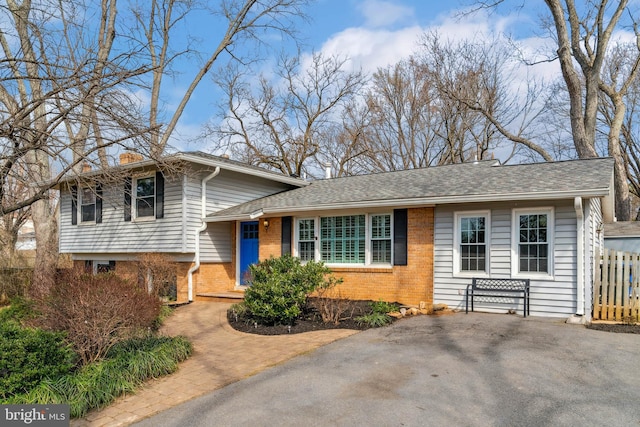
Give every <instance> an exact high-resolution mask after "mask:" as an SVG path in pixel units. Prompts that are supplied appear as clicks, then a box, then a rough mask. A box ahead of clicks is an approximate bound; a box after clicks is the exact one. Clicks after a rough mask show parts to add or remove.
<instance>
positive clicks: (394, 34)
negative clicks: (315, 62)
mask: <svg viewBox="0 0 640 427" xmlns="http://www.w3.org/2000/svg"><path fill="white" fill-rule="evenodd" d="M423 31H424V30H423V29H422V28H421V27H418V26H413V27H407V28H403V29H401V30H398V31H389V30H369V29H365V28H349V29H346V30H344V31H341V32H339V33H337V34H335V35H334V36H333V37H331V38H330V39H329V40H327V41H326V42H325V43H324V44H323V46H322V48H321V51H322V53H323V54H325V55H338V56H342V57H347V58H349V60H350V63H351V65H352V70H359V69H362V70H363V71H364V72H373V71H375V70H377V69H378V68H379V67H385V66H387V65H390V64H395V63H396V62H398V61H400V60H402V59H403V58H406V57H408V56H410V55H411V54H413V53H414V52H415V51H416V47H417V41H418V37H419V36H420V35H421V34H422V33H423Z"/></svg>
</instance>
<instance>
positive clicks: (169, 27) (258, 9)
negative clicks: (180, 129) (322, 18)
mask: <svg viewBox="0 0 640 427" xmlns="http://www.w3.org/2000/svg"><path fill="white" fill-rule="evenodd" d="M307 3H308V0H221V1H219V2H217V3H211V2H206V1H203V2H199V1H197V0H150V1H143V2H140V3H139V4H138V5H137V7H136V8H135V9H134V10H133V12H134V16H135V19H136V22H137V26H136V28H135V32H136V35H137V36H138V38H139V41H138V43H137V45H139V46H142V47H143V49H144V55H145V57H146V59H147V61H148V63H149V64H151V66H152V73H151V79H150V82H149V88H150V97H149V99H150V104H149V129H151V130H152V132H151V147H152V149H151V156H152V157H154V158H156V157H158V156H159V155H161V154H163V153H164V151H165V149H166V148H167V146H168V144H169V141H170V138H171V137H172V136H173V134H174V132H175V130H176V127H177V125H178V122H179V120H180V118H181V117H182V114H183V113H184V111H185V108H186V107H187V104H188V103H189V101H190V99H191V97H192V96H193V94H194V92H195V91H196V88H198V86H200V84H201V83H202V81H203V80H204V79H205V77H206V76H207V75H209V74H210V72H211V70H212V69H213V68H214V66H217V65H219V62H220V59H221V56H223V55H226V57H227V58H230V59H232V60H233V61H235V63H236V64H240V65H239V66H240V67H243V68H244V67H246V66H247V65H248V64H249V63H252V62H255V61H256V60H257V59H258V58H259V57H260V55H259V54H258V53H257V52H259V51H260V48H261V47H268V46H267V44H266V42H265V40H268V39H270V38H272V37H273V36H274V34H273V33H278V34H277V35H278V36H279V37H281V38H282V39H285V38H287V37H288V38H289V39H295V36H296V30H295V27H294V20H295V19H305V14H304V11H303V6H304V5H305V4H307ZM196 13H204V14H210V16H211V17H212V21H213V22H216V23H217V24H219V25H221V26H223V27H224V26H226V28H225V29H224V32H222V33H221V34H220V35H219V36H218V35H216V36H214V38H213V39H206V40H197V39H193V38H191V37H187V39H186V41H185V44H182V45H178V43H177V42H176V39H178V37H177V36H180V35H179V34H176V33H178V32H180V31H185V25H188V22H189V19H190V18H191V17H193V15H194V14H196ZM187 32H188V28H187ZM180 37H182V36H180ZM241 48H244V49H245V51H244V52H242V51H241ZM183 57H189V58H191V59H194V60H195V66H194V67H193V70H194V74H193V75H192V76H183V77H184V79H185V80H186V81H187V82H189V83H188V86H187V89H186V90H185V92H184V94H183V95H182V97H181V98H180V99H179V101H178V105H177V106H176V107H175V109H173V110H171V111H170V112H169V113H167V112H166V111H165V114H162V112H163V110H164V108H163V107H164V106H165V105H166V102H167V100H166V98H165V97H163V94H164V91H165V89H167V86H170V85H171V83H170V82H169V83H167V82H166V80H167V77H171V76H172V75H175V74H176V73H177V71H176V69H175V67H174V65H175V62H176V60H177V59H178V58H183ZM225 63H226V61H225ZM221 68H222V67H221Z"/></svg>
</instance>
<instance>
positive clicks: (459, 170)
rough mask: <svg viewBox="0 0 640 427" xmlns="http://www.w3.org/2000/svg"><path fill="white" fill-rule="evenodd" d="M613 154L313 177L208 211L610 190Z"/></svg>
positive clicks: (225, 215)
mask: <svg viewBox="0 0 640 427" xmlns="http://www.w3.org/2000/svg"><path fill="white" fill-rule="evenodd" d="M612 176H613V159H610V158H596V159H586V160H571V161H563V162H552V163H534V164H523V165H502V166H501V165H499V164H498V163H497V162H492V161H484V162H477V163H463V164H454V165H445V166H437V167H430V168H424V169H411V170H403V171H396V172H385V173H377V174H371V175H360V176H352V177H344V178H334V179H325V180H319V181H313V182H312V183H311V184H310V185H308V186H306V187H303V188H298V189H295V190H290V191H286V192H282V193H279V194H275V195H272V196H268V197H264V198H261V199H257V200H254V201H251V202H248V203H245V204H242V205H239V206H235V207H232V208H229V209H226V210H224V211H220V212H217V213H215V214H211V215H209V219H210V220H212V221H216V220H225V219H226V220H228V219H234V218H241V217H243V216H246V215H248V214H250V213H252V212H257V211H259V210H262V211H263V212H264V214H268V213H286V212H301V211H313V210H321V209H343V208H349V207H375V206H416V205H420V204H421V205H435V204H439V203H462V202H477V201H497V200H526V199H559V198H573V197H575V196H583V197H603V196H607V195H611V192H612V191H613V190H612V189H611V188H610V187H611V183H612Z"/></svg>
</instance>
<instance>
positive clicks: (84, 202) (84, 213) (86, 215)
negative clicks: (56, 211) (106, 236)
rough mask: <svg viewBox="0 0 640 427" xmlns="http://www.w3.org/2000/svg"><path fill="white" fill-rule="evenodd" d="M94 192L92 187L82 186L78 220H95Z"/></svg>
mask: <svg viewBox="0 0 640 427" xmlns="http://www.w3.org/2000/svg"><path fill="white" fill-rule="evenodd" d="M95 220H96V193H95V190H94V189H92V188H86V187H85V188H82V190H81V192H80V221H81V222H95Z"/></svg>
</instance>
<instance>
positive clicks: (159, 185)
mask: <svg viewBox="0 0 640 427" xmlns="http://www.w3.org/2000/svg"><path fill="white" fill-rule="evenodd" d="M156 218H164V175H162V172H160V171H158V172H156Z"/></svg>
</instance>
